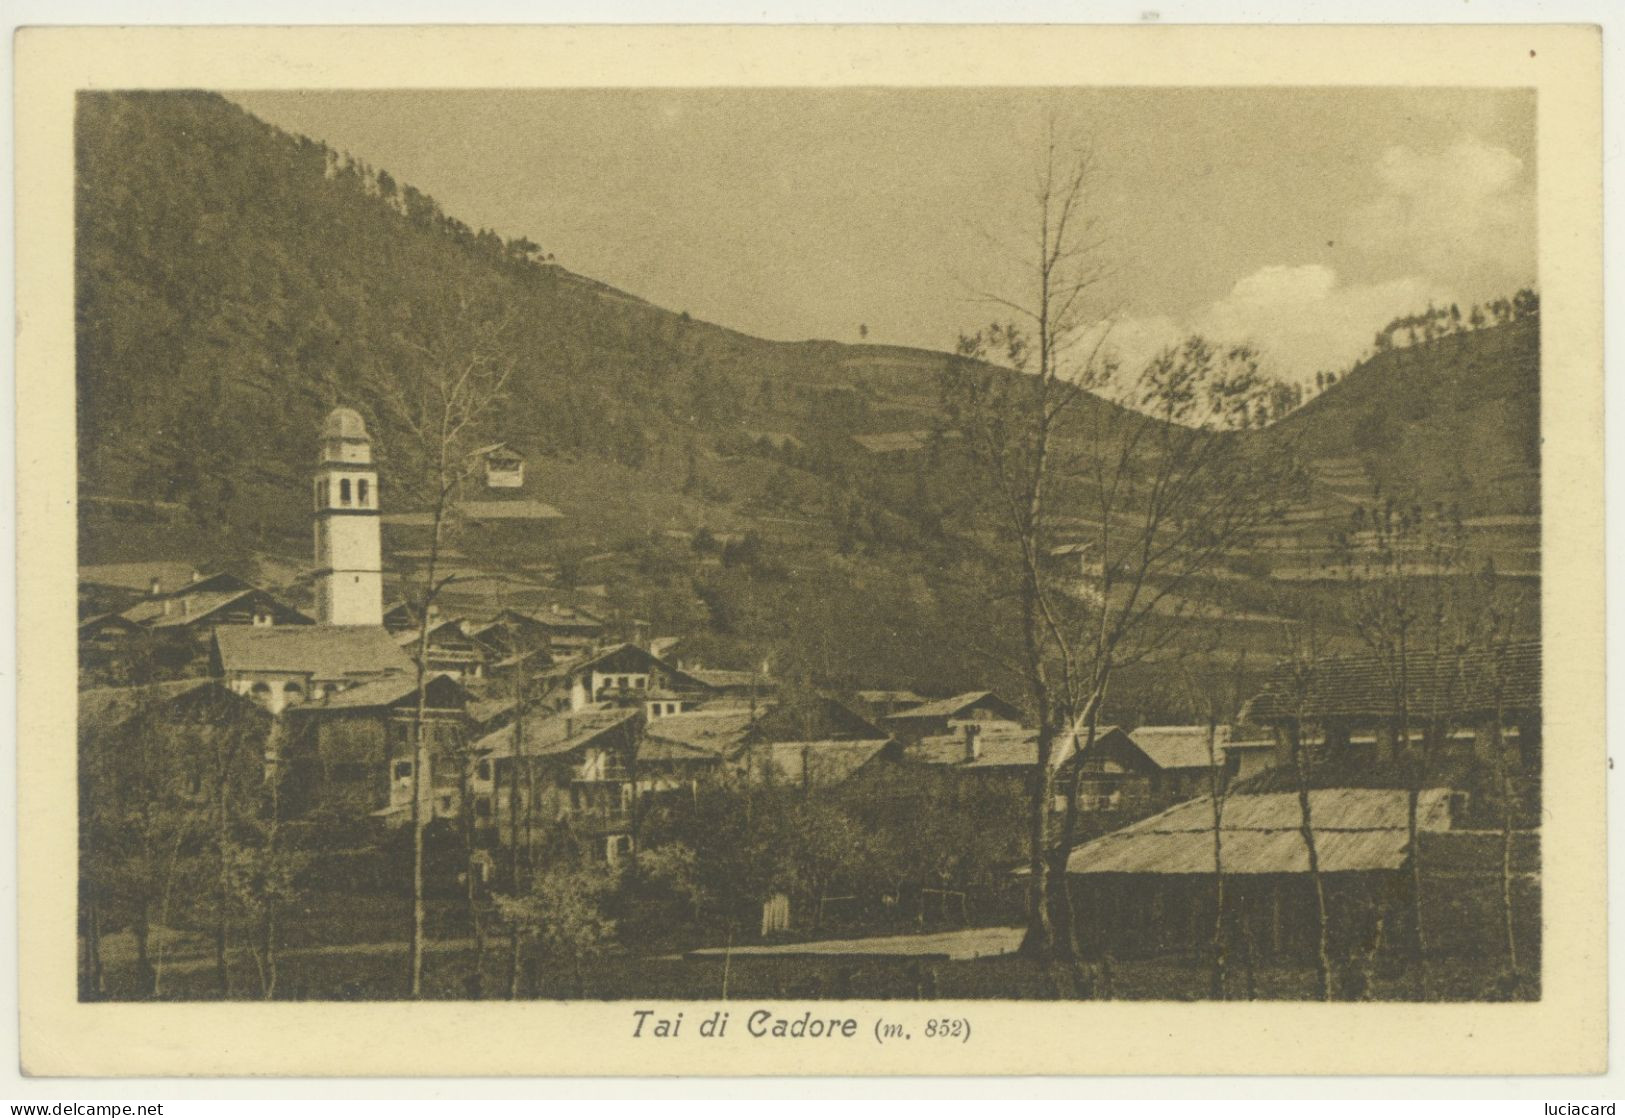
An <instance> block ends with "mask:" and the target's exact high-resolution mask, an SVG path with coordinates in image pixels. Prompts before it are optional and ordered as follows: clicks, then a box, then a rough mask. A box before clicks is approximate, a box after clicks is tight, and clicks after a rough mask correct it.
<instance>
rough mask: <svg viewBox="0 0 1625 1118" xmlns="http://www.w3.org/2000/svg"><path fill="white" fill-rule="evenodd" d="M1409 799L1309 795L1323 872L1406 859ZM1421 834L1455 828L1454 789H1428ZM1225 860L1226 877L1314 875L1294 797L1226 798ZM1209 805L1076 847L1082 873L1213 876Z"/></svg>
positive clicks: (1382, 792)
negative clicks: (1451, 795)
mask: <svg viewBox="0 0 1625 1118" xmlns="http://www.w3.org/2000/svg"><path fill="white" fill-rule="evenodd" d="M1408 797H1409V793H1408V792H1406V791H1405V790H1404V789H1391V788H1323V789H1319V790H1316V791H1312V792H1310V793H1309V816H1310V820H1311V821H1312V824H1313V830H1314V836H1315V855H1316V858H1317V860H1318V862H1319V864H1320V869H1321V871H1322V872H1324V873H1345V872H1350V871H1359V870H1392V869H1398V868H1399V867H1400V866H1402V865H1404V863H1405V859H1406V856H1407V855H1408V853H1409V850H1408V846H1409V839H1410V834H1409V829H1408V826H1407V822H1406V812H1407V807H1408ZM1417 811H1418V816H1417V825H1418V827H1419V828H1420V829H1421V830H1423V831H1442V830H1447V829H1448V828H1449V826H1450V791H1449V789H1447V788H1429V789H1426V790H1424V791H1423V792H1422V794H1421V797H1420V799H1419V801H1418V806H1417ZM1222 818H1223V823H1222V825H1221V827H1220V832H1219V834H1220V842H1219V856H1220V858H1221V864H1222V865H1223V867H1224V872H1225V873H1227V874H1282V873H1307V872H1308V871H1309V853H1308V848H1307V847H1306V846H1305V845H1304V841H1303V833H1302V830H1301V828H1302V826H1303V815H1302V810H1301V808H1300V805H1299V801H1298V795H1297V793H1295V792H1268V793H1264V794H1261V795H1245V796H1242V795H1232V796H1229V797H1227V798H1226V799H1225V800H1224V802H1223V814H1222ZM1213 859H1214V841H1213V801H1212V799H1211V797H1207V796H1203V797H1200V798H1198V799H1194V800H1187V801H1186V802H1184V803H1181V804H1176V805H1174V806H1173V807H1171V808H1169V809H1168V810H1166V811H1164V812H1161V813H1159V814H1157V815H1153V816H1151V817H1150V818H1148V819H1142V820H1140V821H1139V822H1137V823H1130V824H1129V825H1128V826H1127V827H1124V828H1122V829H1121V830H1117V831H1113V832H1111V833H1110V834H1107V835H1102V836H1101V837H1100V838H1097V839H1094V840H1093V841H1091V842H1086V843H1084V844H1083V845H1082V846H1079V847H1077V848H1076V849H1075V850H1073V851H1072V854H1071V856H1070V857H1069V858H1068V859H1067V872H1068V873H1076V874H1099V873H1134V874H1150V873H1154V874H1211V873H1213V872H1214V861H1213Z"/></svg>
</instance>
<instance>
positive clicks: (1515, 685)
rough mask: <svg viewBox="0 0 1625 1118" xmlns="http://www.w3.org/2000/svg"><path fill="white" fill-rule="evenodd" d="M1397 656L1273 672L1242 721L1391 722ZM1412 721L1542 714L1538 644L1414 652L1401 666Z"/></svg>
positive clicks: (1357, 658) (1356, 658) (1330, 661)
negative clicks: (1440, 652) (1493, 650)
mask: <svg viewBox="0 0 1625 1118" xmlns="http://www.w3.org/2000/svg"><path fill="white" fill-rule="evenodd" d="M1395 664H1396V658H1393V657H1385V658H1379V657H1377V656H1335V657H1328V658H1326V659H1322V660H1316V661H1315V662H1314V663H1313V664H1310V665H1307V666H1306V667H1304V668H1302V669H1298V670H1294V668H1293V667H1292V666H1290V665H1283V666H1282V667H1280V668H1277V669H1276V671H1275V672H1274V673H1273V674H1272V675H1271V676H1270V678H1269V680H1268V682H1266V683H1265V685H1264V690H1263V691H1261V692H1259V694H1257V695H1256V696H1254V697H1253V699H1252V700H1251V701H1250V702H1249V703H1248V704H1247V709H1246V711H1245V712H1244V714H1243V720H1244V721H1247V722H1253V723H1271V722H1284V721H1288V720H1290V719H1293V718H1298V717H1300V716H1301V717H1303V718H1305V719H1309V720H1317V719H1325V718H1393V717H1396V716H1397V714H1398V701H1397V700H1398V687H1397V686H1396V683H1397V679H1396V675H1397V671H1396V668H1395ZM1405 675H1406V686H1405V693H1406V695H1407V696H1408V702H1407V704H1406V705H1407V708H1408V710H1409V712H1410V714H1411V717H1412V718H1415V719H1425V718H1427V717H1429V716H1430V715H1432V714H1434V713H1438V714H1440V715H1445V716H1459V715H1464V714H1473V713H1486V712H1489V711H1493V710H1496V709H1498V708H1499V709H1500V710H1502V711H1504V712H1505V713H1507V714H1508V715H1512V714H1519V713H1529V712H1533V711H1538V710H1540V706H1541V703H1540V689H1541V646H1540V642H1539V641H1535V640H1531V641H1518V642H1516V643H1514V644H1511V645H1508V646H1507V647H1505V648H1504V649H1501V650H1499V651H1498V653H1496V654H1491V653H1489V652H1487V651H1484V650H1472V651H1468V652H1463V653H1459V654H1458V653H1448V654H1445V655H1442V656H1435V655H1434V654H1432V653H1431V652H1423V651H1413V652H1412V653H1410V655H1409V656H1407V658H1406V663H1405Z"/></svg>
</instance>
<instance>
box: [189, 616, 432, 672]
mask: <svg viewBox="0 0 1625 1118" xmlns="http://www.w3.org/2000/svg"><path fill="white" fill-rule="evenodd" d="M214 647H215V658H216V663H217V666H218V667H219V668H220V670H221V671H223V672H292V673H294V674H298V675H310V676H313V677H315V678H316V679H343V678H345V677H347V676H367V675H386V674H389V673H391V672H411V671H413V670H414V669H413V666H412V660H411V657H409V656H408V655H407V654H406V652H405V651H404V650H403V649H402V648H401V647H400V646H399V645H397V644H396V643H395V638H394V637H393V636H391V635H390V633H389V630H387V629H385V628H383V627H382V626H378V627H376V628H375V627H372V626H368V625H288V626H281V625H278V626H273V627H271V628H268V629H260V628H255V627H253V626H246V625H230V626H221V627H220V628H218V629H216V630H215V631H214Z"/></svg>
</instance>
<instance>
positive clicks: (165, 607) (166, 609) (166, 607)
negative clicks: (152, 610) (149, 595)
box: [160, 598, 170, 617]
mask: <svg viewBox="0 0 1625 1118" xmlns="http://www.w3.org/2000/svg"><path fill="white" fill-rule="evenodd" d="M169 602H170V599H168V598H165V599H164V604H163V606H162V607H160V608H162V610H163V613H164V616H165V617H168V616H169Z"/></svg>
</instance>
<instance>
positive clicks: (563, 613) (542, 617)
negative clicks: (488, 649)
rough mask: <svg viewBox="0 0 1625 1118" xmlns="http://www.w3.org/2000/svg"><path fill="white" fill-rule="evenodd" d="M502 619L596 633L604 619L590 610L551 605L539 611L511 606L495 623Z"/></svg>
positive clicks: (500, 614)
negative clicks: (506, 618) (508, 618)
mask: <svg viewBox="0 0 1625 1118" xmlns="http://www.w3.org/2000/svg"><path fill="white" fill-rule="evenodd" d="M504 617H515V618H518V619H519V620H521V621H529V622H532V623H534V624H537V625H545V626H547V627H548V628H550V629H580V630H582V631H587V630H592V631H594V632H596V631H597V630H599V629H602V628H603V627H604V624H605V622H604V619H603V618H602V617H599V616H598V615H597V614H595V613H593V612H592V611H591V610H586V609H582V608H581V607H579V606H561V605H558V604H552V605H548V606H544V607H542V608H540V609H530V610H520V609H514V608H512V607H511V606H510V607H509V608H507V609H505V610H503V611H502V612H501V613H499V614H497V616H496V618H495V621H501V620H502V619H503V618H504Z"/></svg>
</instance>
